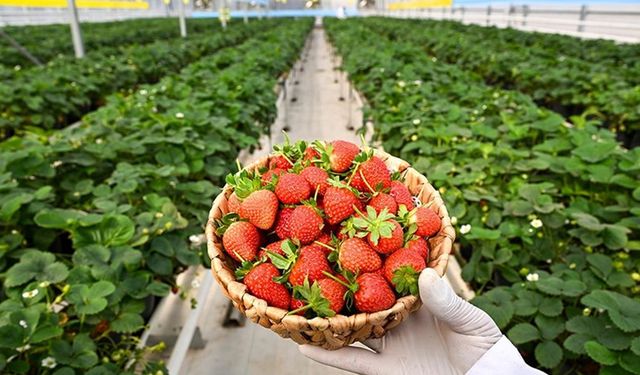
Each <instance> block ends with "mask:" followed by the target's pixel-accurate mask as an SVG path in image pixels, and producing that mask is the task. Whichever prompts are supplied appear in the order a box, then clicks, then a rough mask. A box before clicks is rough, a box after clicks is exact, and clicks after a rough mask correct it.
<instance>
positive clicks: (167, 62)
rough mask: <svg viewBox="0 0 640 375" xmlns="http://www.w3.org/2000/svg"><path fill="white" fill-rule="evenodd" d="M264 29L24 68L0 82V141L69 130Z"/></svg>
mask: <svg viewBox="0 0 640 375" xmlns="http://www.w3.org/2000/svg"><path fill="white" fill-rule="evenodd" d="M270 24H272V25H273V24H274V23H270ZM264 25H265V24H262V26H257V25H252V24H249V25H244V24H238V25H237V27H233V28H231V29H230V30H229V31H227V32H225V33H216V34H214V35H199V36H195V37H191V38H189V39H187V40H182V39H173V40H168V41H158V42H155V43H151V44H148V45H141V46H135V45H134V46H130V47H124V48H121V49H118V50H110V51H105V52H102V51H97V52H91V53H89V54H88V55H87V56H86V57H85V58H83V59H74V58H72V57H60V58H57V59H54V60H52V61H51V62H50V63H49V64H47V65H46V66H43V67H37V68H32V69H29V70H28V71H26V72H23V73H21V74H19V75H16V76H15V77H14V78H13V79H10V80H7V81H4V82H2V83H0V139H4V138H8V137H10V136H11V135H13V134H18V135H21V134H24V133H25V132H35V133H37V134H46V133H47V132H46V131H45V130H49V129H54V128H61V127H65V126H67V125H70V124H71V123H73V122H74V121H77V120H79V119H80V118H81V117H82V116H83V115H84V114H85V113H88V112H90V111H92V110H94V109H96V108H97V107H99V106H101V105H103V104H104V103H105V101H106V98H107V97H108V96H109V95H111V94H114V93H117V92H118V91H121V90H128V94H131V93H133V92H135V91H138V90H139V91H140V93H141V94H143V95H144V93H145V92H146V89H140V87H139V85H141V84H144V83H153V82H156V81H158V80H160V79H161V78H162V77H164V76H166V75H168V74H173V73H174V72H176V71H178V70H179V69H180V68H182V67H184V66H186V65H188V64H190V63H192V62H195V61H197V60H198V59H200V58H202V57H205V56H207V55H211V54H214V53H216V52H217V51H218V50H220V49H221V48H225V47H229V46H232V45H235V44H237V43H239V42H241V41H243V40H245V39H247V38H248V37H249V36H251V35H253V34H254V33H255V32H256V30H258V29H263V28H264V27H265V26H264Z"/></svg>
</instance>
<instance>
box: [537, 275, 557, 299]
mask: <svg viewBox="0 0 640 375" xmlns="http://www.w3.org/2000/svg"><path fill="white" fill-rule="evenodd" d="M563 285H564V282H563V281H562V279H560V278H558V277H554V276H551V277H546V278H543V279H541V280H539V281H538V282H537V283H536V286H537V287H538V289H540V290H541V291H543V292H545V293H547V294H550V295H552V296H559V295H561V294H562V286H563Z"/></svg>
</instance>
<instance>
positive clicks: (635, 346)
mask: <svg viewBox="0 0 640 375" xmlns="http://www.w3.org/2000/svg"><path fill="white" fill-rule="evenodd" d="M631 351H632V352H634V353H636V354H637V355H640V336H638V337H636V338H635V339H633V341H631Z"/></svg>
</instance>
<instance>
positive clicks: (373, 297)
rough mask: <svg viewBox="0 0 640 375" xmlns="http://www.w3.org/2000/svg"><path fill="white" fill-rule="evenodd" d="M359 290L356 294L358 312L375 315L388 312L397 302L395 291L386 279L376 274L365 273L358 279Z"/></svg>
mask: <svg viewBox="0 0 640 375" xmlns="http://www.w3.org/2000/svg"><path fill="white" fill-rule="evenodd" d="M356 283H357V284H358V290H357V291H356V292H355V294H354V299H355V302H356V308H357V309H358V311H361V312H366V313H374V312H378V311H382V310H386V309H388V308H390V307H391V306H393V304H394V303H395V302H396V296H395V295H394V294H393V290H391V288H390V287H389V284H387V281H386V280H385V279H384V277H382V276H380V275H378V274H375V273H365V274H362V275H360V276H359V277H358V278H357V279H356Z"/></svg>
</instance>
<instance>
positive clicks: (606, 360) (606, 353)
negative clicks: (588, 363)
mask: <svg viewBox="0 0 640 375" xmlns="http://www.w3.org/2000/svg"><path fill="white" fill-rule="evenodd" d="M584 349H585V351H586V352H587V354H588V355H589V357H591V359H593V360H594V361H596V362H598V363H600V364H601V365H607V366H613V365H615V364H616V363H618V358H617V357H616V355H615V353H613V352H612V351H610V350H609V349H607V348H605V347H604V346H602V345H601V344H600V343H598V342H596V341H587V342H586V343H585V344H584Z"/></svg>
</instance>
